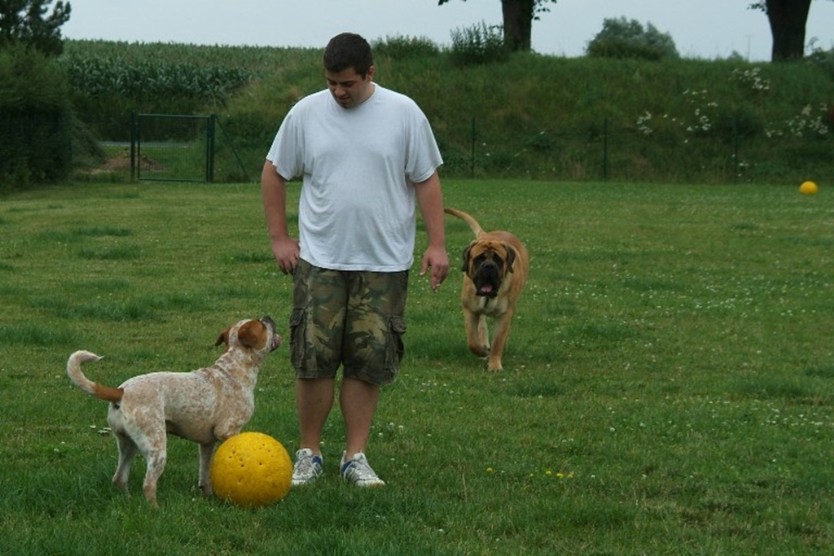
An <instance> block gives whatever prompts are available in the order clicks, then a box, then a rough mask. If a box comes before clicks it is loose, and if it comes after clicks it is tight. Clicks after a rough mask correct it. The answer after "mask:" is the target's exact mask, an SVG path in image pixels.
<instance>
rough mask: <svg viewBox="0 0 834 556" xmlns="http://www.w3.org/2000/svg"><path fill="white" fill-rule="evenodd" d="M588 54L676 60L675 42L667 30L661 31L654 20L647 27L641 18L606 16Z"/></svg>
mask: <svg viewBox="0 0 834 556" xmlns="http://www.w3.org/2000/svg"><path fill="white" fill-rule="evenodd" d="M585 53H586V54H587V55H588V56H591V57H596V58H636V59H640V60H665V59H677V58H679V57H680V56H679V55H678V50H677V48H675V41H673V40H672V37H671V36H670V35H669V34H668V33H661V32H660V31H658V30H657V28H655V26H654V25H652V24H651V23H647V24H646V28H645V29H644V28H643V26H642V25H641V24H640V22H639V21H637V20H634V19H632V20H631V21H629V20H627V19H626V18H624V17H621V18H619V19H610V18H609V19H605V20H604V21H603V22H602V31H600V32H599V33H597V35H596V36H595V37H594V38H593V39H592V40H591V42H589V43H588V46H587V47H586V49H585Z"/></svg>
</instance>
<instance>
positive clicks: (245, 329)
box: [237, 320, 264, 349]
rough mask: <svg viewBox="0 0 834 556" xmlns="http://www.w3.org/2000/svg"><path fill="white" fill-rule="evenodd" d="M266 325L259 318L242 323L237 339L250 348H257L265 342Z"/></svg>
mask: <svg viewBox="0 0 834 556" xmlns="http://www.w3.org/2000/svg"><path fill="white" fill-rule="evenodd" d="M263 331H264V325H263V323H262V322H261V321H259V320H250V321H248V322H245V323H243V324H242V325H241V327H240V328H238V330H237V339H238V341H239V342H240V344H241V345H242V346H244V347H248V348H250V349H256V348H258V347H259V346H260V345H261V344H262V343H263V337H264V334H263Z"/></svg>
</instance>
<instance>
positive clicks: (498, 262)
mask: <svg viewBox="0 0 834 556" xmlns="http://www.w3.org/2000/svg"><path fill="white" fill-rule="evenodd" d="M515 259H516V252H515V250H514V249H513V248H512V247H510V246H508V245H506V244H504V243H501V242H498V241H479V240H475V241H473V242H472V243H470V244H469V245H468V246H467V247H466V249H464V250H463V271H464V272H465V273H466V274H467V276H469V278H470V279H471V280H472V283H473V284H475V293H476V295H479V296H486V297H495V296H496V295H498V290H499V289H500V288H501V283H502V281H503V280H504V278H505V276H506V275H507V274H508V273H510V272H512V271H513V263H514V262H515Z"/></svg>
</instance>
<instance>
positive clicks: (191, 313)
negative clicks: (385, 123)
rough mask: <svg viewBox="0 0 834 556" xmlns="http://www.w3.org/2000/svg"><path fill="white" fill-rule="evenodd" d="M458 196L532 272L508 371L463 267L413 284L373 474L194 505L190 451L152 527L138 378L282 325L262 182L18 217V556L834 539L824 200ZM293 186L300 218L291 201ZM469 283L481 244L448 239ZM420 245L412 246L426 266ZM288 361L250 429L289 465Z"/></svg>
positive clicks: (9, 212) (533, 548) (134, 190)
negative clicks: (131, 432)
mask: <svg viewBox="0 0 834 556" xmlns="http://www.w3.org/2000/svg"><path fill="white" fill-rule="evenodd" d="M444 187H445V195H446V202H447V204H448V205H449V206H455V207H458V208H462V209H464V210H467V211H468V212H470V213H472V214H473V215H475V216H476V217H477V218H478V219H479V220H480V222H481V224H482V225H483V226H484V227H485V228H506V229H510V230H512V231H514V232H515V233H517V234H518V235H519V236H520V237H522V238H523V239H524V241H525V242H526V243H527V246H528V248H529V250H530V253H531V257H532V269H531V274H530V280H529V283H528V286H527V288H526V290H525V291H524V294H523V296H522V298H521V301H520V306H519V312H518V314H517V317H516V319H515V322H514V325H513V328H512V332H511V335H510V340H509V345H508V348H507V351H506V353H505V357H504V366H505V370H504V372H502V373H500V374H489V373H487V372H486V371H485V370H484V366H483V362H482V361H480V360H479V359H477V358H476V357H474V356H472V355H470V354H469V353H468V352H467V351H466V348H465V342H464V338H463V323H462V317H461V316H460V313H459V309H458V293H459V287H460V286H459V280H460V278H459V276H458V274H459V273H458V272H457V271H455V272H453V275H452V277H451V278H450V279H449V280H448V281H447V282H446V284H444V286H443V287H442V288H441V290H440V291H439V292H438V293H437V294H432V293H431V292H430V290H429V287H428V285H427V280H426V279H425V278H422V277H419V276H418V275H417V273H416V272H415V273H413V274H412V282H411V287H410V298H409V306H408V310H407V318H408V332H407V334H406V358H405V360H404V362H403V366H402V369H401V374H400V377H399V379H398V381H397V383H396V384H395V385H393V386H392V387H390V388H387V389H386V390H385V391H384V393H383V397H382V400H381V403H380V407H379V411H378V413H377V419H376V422H375V424H374V430H373V438H372V441H371V444H370V447H369V450H368V453H369V457H370V458H371V461H372V463H373V464H374V467H375V468H376V470H377V471H378V472H379V473H380V475H381V476H382V477H383V478H384V479H385V480H386V481H387V482H388V486H387V487H386V488H385V489H382V490H375V491H371V492H364V491H359V490H356V489H351V488H348V487H347V486H345V485H343V484H341V482H340V481H339V479H338V478H337V474H336V469H335V467H336V461H337V460H338V457H339V455H340V451H341V446H342V443H343V440H344V437H343V432H342V427H341V420H340V417H339V414H338V412H337V411H334V413H333V414H332V415H331V419H330V421H329V422H328V424H327V426H326V428H325V433H324V436H325V446H324V450H325V457H326V462H325V463H326V471H327V475H325V477H324V478H323V479H322V480H321V481H320V482H319V483H318V484H316V485H314V486H312V487H311V488H309V489H306V490H294V491H291V492H290V494H289V495H288V497H287V498H286V499H285V500H283V501H282V502H280V503H278V504H276V505H274V506H272V507H268V508H264V509H260V510H254V511H253V510H242V509H238V508H235V507H230V506H227V505H224V504H222V503H220V502H219V501H217V500H216V499H204V498H202V497H201V496H200V495H199V494H198V491H197V489H196V487H195V485H196V472H197V448H196V446H195V445H194V444H192V443H189V442H186V441H183V440H179V439H172V440H171V446H170V456H169V461H168V466H167V468H166V471H165V474H164V475H163V478H162V480H161V482H160V489H159V498H160V504H161V508H160V509H159V510H158V511H154V510H152V509H151V508H149V507H148V506H147V504H146V503H145V501H144V499H143V498H142V496H141V477H142V475H143V473H144V469H143V467H144V466H143V462H141V461H140V462H138V463H137V467H136V469H135V470H134V473H133V476H132V478H131V488H132V491H133V493H134V494H133V496H131V497H124V496H122V495H121V494H120V493H118V492H116V491H114V490H113V489H112V487H111V486H110V476H111V475H112V472H113V470H114V467H115V459H116V453H115V445H114V443H113V441H112V439H111V438H110V437H109V436H108V434H107V433H106V431H104V430H103V429H104V427H105V426H106V422H105V414H106V408H105V404H104V403H102V402H100V401H97V400H94V399H92V398H90V397H88V396H86V395H85V394H83V393H82V392H81V391H80V390H79V389H78V388H76V387H74V386H72V385H71V384H70V382H69V380H68V379H67V377H66V375H65V372H64V366H65V362H66V358H67V356H68V355H69V353H70V352H72V351H73V350H76V349H88V350H91V351H94V352H96V353H98V354H100V355H104V356H105V359H103V360H102V361H101V362H99V363H97V364H95V365H90V366H89V367H88V369H87V370H88V371H89V375H90V376H92V377H93V378H94V379H96V380H99V381H101V382H104V383H107V384H113V385H115V384H118V383H119V382H121V381H122V380H124V379H126V378H127V377H129V376H132V375H134V374H137V373H141V372H147V371H151V370H162V369H174V370H189V369H193V368H196V367H199V366H203V365H206V364H208V363H210V362H211V361H213V359H214V358H215V357H216V356H217V348H214V347H213V343H214V340H215V338H216V335H217V333H218V332H219V331H220V330H221V329H222V328H224V327H225V326H226V325H228V324H230V323H231V322H234V321H236V320H237V319H239V318H243V317H248V316H260V315H262V314H266V313H268V314H270V315H272V316H273V317H274V318H275V319H276V322H278V323H279V327H280V328H281V330H282V332H286V323H287V320H288V317H289V315H288V302H289V298H290V282H289V279H288V278H287V277H285V276H284V275H282V274H280V273H279V272H277V271H276V268H275V265H274V263H273V262H272V260H271V257H270V255H269V246H268V242H267V238H266V232H265V226H264V223H263V217H262V210H261V206H260V195H259V191H258V188H257V186H254V185H222V186H220V185H194V184H175V185H172V184H141V185H106V184H90V185H83V186H81V185H76V186H68V187H60V188H52V189H46V190H42V191H35V192H27V193H19V194H15V195H12V196H6V197H4V198H3V202H2V205H0V234H2V236H3V238H4V240H3V242H2V243H0V303H2V307H3V310H2V312H0V346H2V347H1V348H0V349H1V350H2V356H3V357H2V360H0V412H2V422H3V426H2V427H0V492H2V496H0V553H2V554H85V555H86V554H122V553H124V552H125V551H127V550H129V551H130V552H132V553H136V554H235V555H240V554H285V553H286V554H289V553H297V552H300V553H305V552H306V553H315V554H360V553H369V554H401V553H411V554H728V555H730V554H780V555H781V554H814V553H824V552H825V551H826V550H827V549H828V547H830V546H831V544H832V542H834V502H832V497H831V496H830V493H831V491H832V489H834V466H832V465H831V453H832V446H834V348H832V343H831V336H830V334H831V330H832V329H834V292H833V291H832V289H834V278H832V274H831V269H832V268H834V266H832V264H833V263H834V261H832V258H834V249H832V248H833V247H834V218H832V216H834V197H832V195H831V193H830V192H829V191H828V190H827V189H826V188H824V187H823V188H822V190H821V192H820V193H819V194H818V195H816V196H802V195H799V194H798V193H797V191H796V188H794V187H778V186H768V185H759V186H687V185H674V186H667V185H650V186H646V185H637V184H605V185H602V184H589V183H583V184H577V183H553V182H532V181H518V180H516V181H510V180H507V181H454V180H446V181H445V183H444ZM296 195H297V191H296V188H293V195H292V199H293V201H295V199H296V198H297V196H296ZM447 236H448V247H449V251H450V258H451V260H452V264H453V267H454V268H455V269H457V268H458V266H459V261H460V251H461V250H462V249H463V247H464V246H465V245H466V244H467V243H468V241H469V240H470V239H471V232H470V231H469V230H468V229H467V228H466V226H465V225H464V224H463V223H462V222H460V221H457V220H454V219H452V218H449V220H448V221H447ZM424 242H425V235H424V234H422V233H420V234H419V235H418V250H419V251H420V252H421V251H422V248H423V245H424ZM288 356H289V349H288V345H285V346H284V347H282V348H281V349H280V350H279V351H278V352H276V353H275V354H273V355H272V356H271V357H270V358H269V359H268V360H267V362H266V363H265V365H264V368H263V369H262V373H261V378H260V381H259V384H258V391H257V396H256V399H257V409H256V412H255V415H254V417H253V419H252V421H250V423H249V425H248V426H247V429H248V430H258V431H262V432H266V433H268V434H271V435H273V436H275V437H276V438H278V439H279V440H281V441H282V442H283V443H284V445H285V446H286V447H287V449H288V450H289V451H291V452H292V451H294V450H295V449H296V448H297V421H296V416H295V410H294V402H293V377H292V370H291V367H290V365H289V358H288Z"/></svg>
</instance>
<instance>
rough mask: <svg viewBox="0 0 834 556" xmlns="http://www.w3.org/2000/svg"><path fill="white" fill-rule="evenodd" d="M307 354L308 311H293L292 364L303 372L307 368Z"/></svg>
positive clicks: (291, 321) (291, 329)
mask: <svg viewBox="0 0 834 556" xmlns="http://www.w3.org/2000/svg"><path fill="white" fill-rule="evenodd" d="M306 352H307V311H306V310H305V309H293V311H292V314H291V315H290V362H291V363H292V366H293V367H294V368H295V369H296V370H297V371H301V370H302V369H304V368H305V360H304V359H305V354H306Z"/></svg>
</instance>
